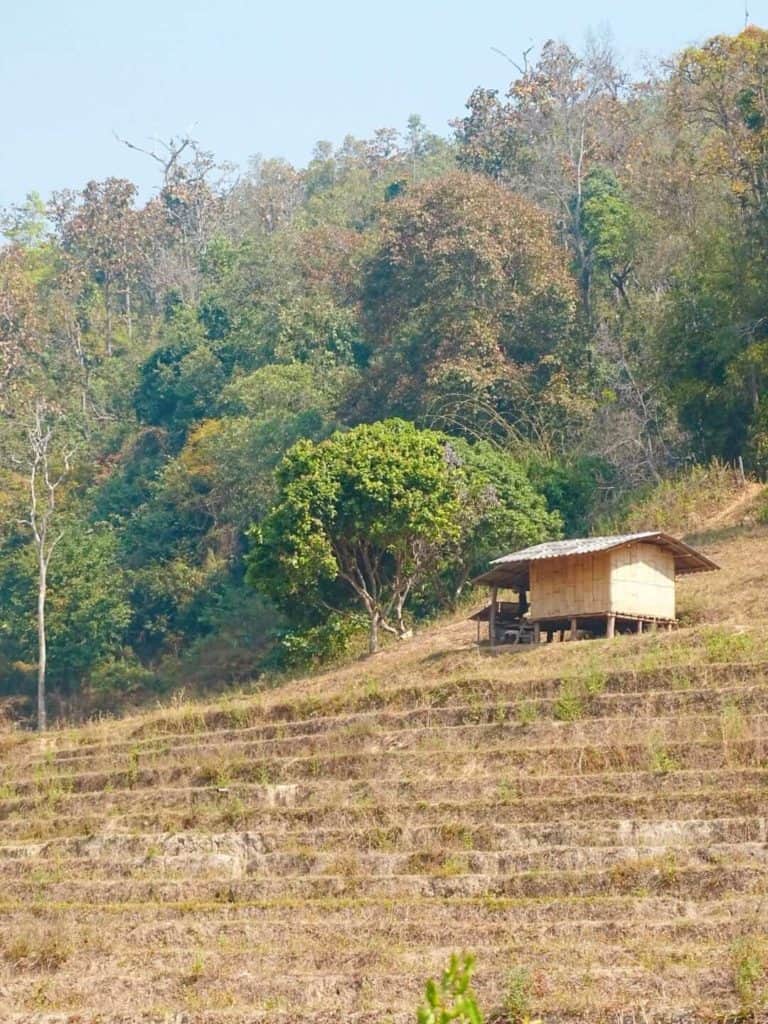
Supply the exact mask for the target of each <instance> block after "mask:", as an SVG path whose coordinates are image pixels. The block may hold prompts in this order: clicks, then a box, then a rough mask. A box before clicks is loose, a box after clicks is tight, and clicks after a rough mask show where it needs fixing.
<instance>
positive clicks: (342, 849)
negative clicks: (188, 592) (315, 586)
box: [0, 507, 768, 1024]
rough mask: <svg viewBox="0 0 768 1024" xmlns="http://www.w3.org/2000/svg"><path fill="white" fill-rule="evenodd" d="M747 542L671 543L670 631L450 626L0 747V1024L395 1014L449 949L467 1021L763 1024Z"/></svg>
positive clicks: (759, 563) (10, 739)
mask: <svg viewBox="0 0 768 1024" xmlns="http://www.w3.org/2000/svg"><path fill="white" fill-rule="evenodd" d="M745 519H746V521H747V523H748V525H734V524H738V523H743V521H744V520H745ZM750 523H751V515H750V512H749V509H748V508H747V509H745V508H743V507H739V508H738V509H736V510H734V513H733V514H732V515H731V517H730V519H728V518H726V520H725V521H724V522H723V521H722V519H721V520H720V521H719V522H717V523H716V524H715V526H714V528H713V529H712V530H709V531H705V532H702V533H701V534H700V535H699V536H698V537H697V538H696V541H697V544H699V545H700V546H701V548H702V549H703V550H704V551H705V552H706V553H707V554H709V555H710V556H711V557H712V558H714V559H715V560H716V561H717V562H718V563H720V564H721V566H722V571H721V572H720V573H718V574H711V575H702V576H700V577H698V578H693V579H692V580H690V581H687V582H685V583H683V584H681V586H680V592H681V593H680V596H681V604H682V612H683V615H684V617H685V619H686V620H687V621H688V622H690V623H691V624H690V625H687V626H684V627H683V628H681V629H680V630H679V631H677V632H675V633H673V634H670V635H667V634H664V635H661V634H659V635H658V636H656V635H644V636H641V637H637V636H633V637H620V638H617V639H615V640H612V641H611V640H602V641H591V642H580V643H574V644H571V643H565V644H554V645H551V646H548V645H542V646H541V647H540V648H537V649H530V650H525V651H521V652H518V653H514V652H511V651H507V652H504V653H502V654H499V655H498V656H496V657H491V656H489V655H487V654H484V653H481V652H479V651H478V649H477V648H476V646H475V644H474V635H475V634H474V624H473V623H470V622H467V621H466V620H458V621H455V622H453V623H450V624H448V625H445V626H443V627H441V628H437V629H434V630H432V631H429V632H426V633H423V634H421V635H419V636H417V637H416V638H415V640H414V641H413V642H411V643H403V644H400V645H397V646H393V647H391V648H389V649H388V650H386V651H385V652H383V653H382V654H380V655H378V656H375V657H372V658H368V659H364V660H363V661H361V662H359V663H356V664H353V665H349V666H347V667H346V668H344V669H340V670H338V671H334V672H329V673H326V674H324V675H317V676H315V677H312V678H307V679H304V680H299V681H297V682H295V683H291V684H288V685H286V686H284V687H282V688H280V689H277V690H274V691H271V692H266V693H258V694H254V695H253V696H251V697H249V696H247V695H246V696H240V697H237V698H232V699H229V700H222V701H220V702H217V703H209V704H203V703H199V704H198V703H192V702H185V701H184V700H178V701H176V702H175V703H174V704H172V705H171V706H166V707H162V708H158V709H157V710H155V711H151V712H148V713H146V714H144V715H141V716H137V717H133V718H127V719H124V720H115V721H104V722H101V723H96V724H91V725H87V726H83V727H81V728H61V729H58V730H55V731H53V732H51V733H50V734H49V735H47V736H45V737H38V736H35V735H30V734H25V733H21V732H18V731H6V732H4V733H2V734H0V752H1V754H2V768H1V769H0V795H1V797H2V799H1V800H0V819H1V820H2V844H1V845H0V875H1V877H2V879H3V885H2V907H1V909H2V914H3V922H4V925H3V930H2V934H0V1017H2V1019H3V1020H4V1021H8V1022H9V1024H10V1022H14V1024H22V1022H24V1024H54V1022H56V1024H59V1022H64V1021H66V1022H67V1024H70V1022H72V1024H74V1022H78V1024H96V1022H97V1021H98V1022H99V1024H117V1022H118V1021H119V1022H121V1024H133V1022H137V1024H138V1022H139V1021H141V1022H149V1021H161V1020H171V1019H172V1020H174V1021H175V1020H179V1021H181V1020H183V1021H184V1022H185V1024H193V1022H194V1024H196V1022H203V1021H205V1022H207V1024H213V1022H222V1024H224V1022H228V1024H229V1022H232V1024H234V1022H238V1024H240V1022H245V1021H254V1022H255V1021H299V1020H301V1021H317V1022H319V1021H323V1022H331V1021H333V1022H336V1021H339V1022H341V1021H344V1022H351V1021H359V1022H363V1021H365V1022H371V1024H373V1022H376V1024H380V1022H383V1021H397V1022H400V1021H402V1022H406V1021H412V1020H413V1019H414V1014H415V1008H416V1006H417V1005H418V1003H419V1000H420V998H421V994H422V991H423V985H424V981H425V979H426V977H427V976H428V975H430V974H434V973H436V972H438V971H439V970H440V969H441V968H442V967H443V966H444V964H445V962H446V960H447V958H448V956H449V954H450V953H451V952H453V951H460V950H469V951H472V952H473V953H475V954H476V956H477V961H478V967H477V974H476V989H477V994H478V999H479V1001H480V1002H481V1004H482V1005H483V1007H484V1008H485V1010H486V1012H487V1013H488V1014H489V1015H490V1013H491V1011H501V1010H502V1009H503V1007H504V1005H505V1001H506V1005H507V1010H508V1011H509V1012H508V1013H507V1016H506V1017H505V1016H504V1015H503V1014H502V1015H501V1016H498V1017H497V1018H494V1019H498V1020H518V1019H522V1017H520V1016H518V1017H514V1016H511V1015H510V1014H511V1011H510V1010H509V1007H510V1006H513V1007H514V1006H517V1007H518V1008H519V1007H520V1006H523V1005H525V1007H527V1009H526V1012H528V1011H530V1013H531V1014H532V1015H535V1016H537V1017H539V1018H541V1019H542V1020H543V1021H545V1022H554V1021H582V1022H585V1024H586V1022H590V1024H593V1022H597V1021H619V1020H630V1019H634V1020H644V1021H662V1020H663V1021H665V1022H666V1021H670V1020H674V1021H683V1020H685V1021H686V1022H691V1021H710V1020H714V1019H726V1015H731V1016H728V1017H727V1019H728V1020H734V1019H735V1017H734V1016H733V1015H736V1014H739V1013H744V1014H746V1013H747V1012H750V1013H751V1012H753V1011H754V1013H755V1014H757V1016H755V1017H754V1018H753V1017H749V1018H748V1019H750V1020H751V1019H755V1020H757V1019H763V1018H762V1017H760V1016H759V1013H758V1009H759V1008H760V1007H762V1008H763V1009H765V1008H766V999H767V998H768V979H767V977H766V969H765V968H766V956H768V943H767V941H766V934H767V933H768V917H767V916H766V915H767V914H768V903H767V902H766V898H767V897H768V867H767V864H766V817H765V813H766V806H768V760H767V758H768V718H767V717H766V708H767V707H768V705H767V703H766V697H768V686H767V684H766V665H768V610H767V609H766V602H765V593H766V587H767V586H768V527H765V526H759V525H749V524H750ZM510 993H512V995H510ZM512 996H514V1000H517V1002H516V1003H515V1002H514V1000H513V999H512ZM515 1012H517V1011H515ZM632 1014H634V1017H633V1016H632ZM739 1019H741V1018H739ZM744 1019H747V1018H746V1017H745V1018H744Z"/></svg>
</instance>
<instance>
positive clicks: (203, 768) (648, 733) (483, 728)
mask: <svg viewBox="0 0 768 1024" xmlns="http://www.w3.org/2000/svg"><path fill="white" fill-rule="evenodd" d="M740 730H741V731H742V733H744V732H746V733H748V734H749V735H748V737H747V738H741V739H740V738H738V737H735V738H733V739H730V738H729V737H728V735H727V732H726V727H725V724H724V722H723V720H722V717H721V716H719V715H698V716H682V715H677V716H674V717H669V718H656V719H651V720H645V719H641V720H636V719H632V718H614V719H608V720H606V719H589V720H578V721H574V722H554V721H553V722H548V723H546V728H542V727H541V726H536V725H534V726H523V725H514V726H512V725H479V726H455V727H451V728H444V729H440V728H438V729H413V730H409V731H408V732H405V733H401V734H384V733H382V734H379V735H377V736H375V737H373V738H369V740H368V743H369V749H367V750H362V751H361V750H353V751H348V750H342V751H338V750H335V751H334V752H333V753H326V754H323V755H319V754H304V755H302V756H297V755H294V756H290V755H273V756H272V757H270V758H264V759H259V758H256V757H251V756H248V755H247V753H241V755H240V756H239V757H238V758H237V759H234V760H227V758H226V757H225V756H222V755H221V754H219V755H218V756H217V758H216V759H215V760H214V761H209V762H208V763H207V764H203V765H200V764H199V763H198V764H194V763H190V764H178V765H163V766H160V767H159V768H157V769H154V770H153V769H144V768H141V767H139V766H135V765H134V766H131V767H130V768H127V769H124V770H114V771H104V772H82V773H80V774H73V775H66V774H54V773H52V774H51V775H49V776H47V777H45V776H42V775H39V774H38V775H37V776H34V777H31V778H29V777H27V778H22V779H13V778H8V777H7V776H6V778H5V779H4V785H5V786H10V787H12V789H13V791H14V794H15V795H23V794H25V793H34V792H39V791H41V790H45V789H46V788H48V789H58V790H63V791H67V790H69V791H83V790H86V789H104V788H106V787H108V786H112V787H121V788H127V787H129V786H130V785H136V786H139V785H149V784H152V785H169V784H172V783H175V782H179V781H180V780H182V779H184V780H185V781H187V782H189V783H190V784H193V785H194V784H198V785H199V784H200V783H201V782H202V783H211V782H213V783H216V782H217V781H218V780H219V779H221V778H222V777H224V776H226V778H227V779H228V781H235V780H242V781H250V782H262V783H269V782H271V783H274V782H289V781H298V780H300V779H303V778H312V777H315V778H316V777H318V776H320V775H337V776H338V775H341V776H342V777H344V778H359V777H360V776H361V775H363V776H364V775H365V774H369V775H379V776H381V775H383V774H388V775H389V774H392V772H393V771H394V774H397V775H402V773H403V771H404V770H405V769H406V768H407V767H408V763H407V761H408V758H409V757H410V758H411V759H412V760H413V761H414V762H418V760H419V759H421V760H422V761H427V762H431V763H432V764H436V761H439V762H440V766H441V767H442V764H443V761H442V756H443V755H445V754H446V752H450V761H451V764H452V766H454V767H455V765H456V763H457V762H461V761H464V762H466V761H467V760H470V761H471V762H473V763H475V762H477V761H478V760H479V759H482V760H483V761H485V760H486V759H487V758H488V756H489V755H490V754H492V755H495V759H496V760H497V761H503V762H506V764H505V767H506V769H507V770H509V769H510V768H513V767H517V768H523V767H526V766H530V765H531V764H532V763H535V764H536V765H537V766H538V767H539V769H540V771H541V773H542V774H543V773H547V772H551V771H565V772H569V771H571V772H574V771H580V770H582V771H583V770H584V768H585V765H584V760H585V756H586V757H587V765H586V767H587V770H590V769H591V770H598V771H599V770H605V769H607V768H616V767H618V766H623V767H629V766H632V767H638V768H649V767H653V765H652V764H650V763H649V761H650V760H651V755H652V751H649V747H654V746H655V747H656V748H659V747H660V746H661V745H664V746H672V745H675V746H680V745H685V744H687V745H688V746H689V747H693V748H696V749H703V748H709V749H711V748H712V746H713V745H714V746H716V747H717V748H719V751H720V755H721V757H720V761H718V762H716V764H715V766H719V765H720V764H721V763H723V758H724V757H725V755H726V754H727V755H728V756H731V757H733V758H735V756H736V755H737V753H738V752H739V751H743V750H749V749H750V748H751V751H752V753H753V756H755V757H757V758H758V759H759V763H760V762H762V760H763V759H766V760H768V715H758V714H754V715H750V716H749V718H748V719H746V720H745V721H744V722H742V723H740ZM611 734H613V735H616V736H621V738H622V742H621V743H614V744H606V743H605V742H604V741H605V737H606V735H611ZM516 740H518V741H519V740H525V741H526V743H525V744H520V745H516V744H515V741H516ZM462 742H463V743H464V744H466V745H465V746H462V745H461V743H462ZM574 751H576V754H577V757H576V762H575V763H574V762H573V759H572V758H570V759H566V757H567V755H568V754H572V753H573V752H574ZM638 752H642V761H643V763H640V762H639V761H638V760H637V759H635V760H633V759H632V758H633V757H634V758H637V755H638ZM438 753H439V754H440V755H441V758H439V759H436V758H435V754H438ZM372 761H375V762H376V765H375V768H373V767H372V769H371V770H369V771H368V772H366V771H365V766H366V765H368V764H370V763H371V762H372ZM734 763H737V764H742V765H744V762H743V761H734ZM744 766H747V765H744ZM681 767H702V768H703V767H712V765H711V764H710V763H704V764H690V765H688V764H686V763H683V764H682V765H681ZM436 768H437V766H436V767H435V768H434V769H433V773H434V774H440V773H439V772H438V771H437V770H436ZM418 771H419V769H417V772H418Z"/></svg>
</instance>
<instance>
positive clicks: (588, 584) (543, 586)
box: [530, 551, 611, 619]
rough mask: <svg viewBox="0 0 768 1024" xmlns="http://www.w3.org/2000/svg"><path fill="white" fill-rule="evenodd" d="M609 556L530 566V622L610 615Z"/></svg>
mask: <svg viewBox="0 0 768 1024" xmlns="http://www.w3.org/2000/svg"><path fill="white" fill-rule="evenodd" d="M610 555H611V553H610V552H609V551H600V552H598V553H597V554H593V555H573V556H571V557H570V558H547V559H542V560H541V561H533V562H531V570H530V574H531V618H532V619H547V618H552V617H554V616H564V617H566V618H567V617H570V616H571V615H588V614H590V613H596V612H608V611H610V602H611V558H610Z"/></svg>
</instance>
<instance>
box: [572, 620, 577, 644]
mask: <svg viewBox="0 0 768 1024" xmlns="http://www.w3.org/2000/svg"><path fill="white" fill-rule="evenodd" d="M578 638H579V623H578V622H577V620H576V619H571V640H578Z"/></svg>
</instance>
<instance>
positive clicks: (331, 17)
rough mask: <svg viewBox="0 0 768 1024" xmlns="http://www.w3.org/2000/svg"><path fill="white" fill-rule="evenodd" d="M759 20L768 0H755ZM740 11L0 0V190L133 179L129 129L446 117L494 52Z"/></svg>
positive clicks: (346, 0) (739, 7)
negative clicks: (123, 140)
mask: <svg viewBox="0 0 768 1024" xmlns="http://www.w3.org/2000/svg"><path fill="white" fill-rule="evenodd" d="M750 13H751V21H752V22H754V23H756V24H763V25H766V24H768V0H751V3H750ZM743 23H744V6H743V2H741V0H643V2H641V3H633V4H617V3H616V2H615V0H613V2H610V3H609V2H605V0H570V2H569V0H530V2H528V3H520V2H517V0H507V2H502V0H472V2H469V3H457V2H443V3H439V2H437V0H381V2H379V3H376V4H370V3H368V4H366V3H361V2H358V3H353V2H350V0H325V2H318V3H308V2H295V0H294V2H290V0H283V2H280V0H271V2H270V3H269V4H265V3H261V2H259V0H251V2H248V0H128V2H127V3H126V2H123V3H119V4H118V3H115V2H114V0H112V2H110V0H26V2H25V0H0V40H1V42H0V45H1V46H2V58H0V98H1V102H2V107H0V110H1V111H2V113H1V114H0V118H1V119H2V130H0V204H7V203H9V202H17V201H20V200H21V199H22V198H23V197H24V194H25V193H26V192H27V191H28V190H30V189H37V190H39V191H40V192H42V193H43V194H44V195H47V194H48V193H49V192H50V191H51V190H52V189H56V188H63V187H81V186H82V185H83V184H84V183H85V182H86V181H87V180H88V179H90V178H104V177H107V176H108V175H120V176H125V177H129V178H132V179H133V180H135V181H137V182H138V183H139V184H140V185H141V186H142V189H143V190H144V191H145V192H146V191H148V190H149V189H150V188H152V187H153V185H154V184H155V172H154V170H153V168H152V166H151V164H150V162H149V161H148V160H146V158H144V157H142V156H140V155H139V154H136V153H131V152H129V151H128V150H126V149H124V148H123V147H121V146H120V145H119V144H118V143H117V142H116V141H115V140H114V138H113V132H118V133H119V134H120V135H122V136H127V137H128V138H131V139H133V140H135V141H138V142H141V141H142V140H145V139H146V138H148V137H149V136H152V135H159V136H161V137H165V138H167V137H168V136H169V135H171V134H174V133H180V132H184V131H187V130H189V129H190V128H191V126H194V128H193V129H192V132H193V134H194V135H195V136H196V137H197V138H198V139H199V140H200V142H201V143H202V144H203V145H204V146H205V147H206V148H209V149H212V150H214V151H215V153H216V155H217V156H218V157H220V158H221V159H226V160H231V161H233V162H235V163H237V164H244V163H245V162H246V161H247V159H248V157H249V156H251V155H253V154H254V153H263V154H265V155H268V156H284V157H286V158H288V159H290V160H292V161H294V162H297V163H303V162H305V161H306V160H307V159H308V157H309V155H310V153H311V151H312V146H313V144H314V142H315V141H316V140H318V139H321V138H322V139H330V140H331V141H333V142H339V141H341V139H342V137H343V136H344V135H345V134H346V133H347V132H351V133H353V134H355V135H358V136H368V135H370V134H371V133H372V132H373V130H374V129H375V128H378V127H382V126H395V127H401V126H404V124H405V122H406V119H407V118H408V115H409V114H411V113H419V114H421V115H422V117H423V118H424V120H425V121H426V122H427V124H428V125H429V127H430V128H432V129H433V130H434V131H438V132H446V133H447V132H448V125H447V122H448V120H449V119H450V118H451V117H455V116H457V115H459V114H461V112H462V109H463V105H464V101H465V99H466V97H467V96H468V94H469V93H470V91H471V90H472V89H473V88H474V86H476V85H485V86H489V87H499V88H504V87H505V86H506V84H507V82H508V81H509V78H510V70H511V69H510V68H509V66H508V65H507V64H506V63H505V62H504V60H503V59H502V58H501V57H499V56H497V55H496V54H495V53H493V52H492V51H491V47H492V46H497V47H499V48H501V49H503V50H505V51H507V52H508V53H511V54H519V53H521V52H522V51H523V50H524V49H525V48H526V47H528V46H529V45H530V44H531V43H534V44H537V45H539V44H541V43H542V42H543V41H544V40H546V39H548V38H552V37H555V38H561V39H565V40H567V41H568V42H571V43H574V44H577V45H578V44H580V43H582V42H583V40H584V38H585V35H586V33H587V32H588V31H589V30H590V29H591V30H600V29H603V28H605V27H608V28H609V29H610V31H611V33H612V35H613V38H614V41H615V44H616V46H617V48H618V49H619V51H620V52H622V53H623V54H624V55H625V56H626V58H627V59H628V60H629V61H630V62H631V63H639V61H640V59H641V58H642V56H643V55H656V56H659V55H663V54H668V53H670V52H671V51H673V50H676V49H678V48H680V47H681V46H683V45H685V44H686V43H689V42H695V41H700V40H702V39H704V38H706V37H707V36H708V35H712V34H714V33H716V32H736V31H738V30H739V29H740V28H741V27H742V25H743Z"/></svg>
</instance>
